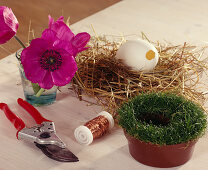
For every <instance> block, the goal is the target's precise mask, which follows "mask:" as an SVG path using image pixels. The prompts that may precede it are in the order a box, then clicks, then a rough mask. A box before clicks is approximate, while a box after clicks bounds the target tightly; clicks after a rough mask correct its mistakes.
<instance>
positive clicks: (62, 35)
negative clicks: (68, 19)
mask: <svg viewBox="0 0 208 170" xmlns="http://www.w3.org/2000/svg"><path fill="white" fill-rule="evenodd" d="M50 29H51V30H53V31H54V32H56V36H57V37H58V38H59V39H60V40H64V41H71V39H72V38H73V37H74V34H73V32H72V31H71V30H70V29H69V27H68V26H67V25H66V24H65V23H64V22H63V21H60V20H58V21H56V22H55V23H54V24H52V25H51V27H50Z"/></svg>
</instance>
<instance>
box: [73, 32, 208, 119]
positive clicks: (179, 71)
mask: <svg viewBox="0 0 208 170" xmlns="http://www.w3.org/2000/svg"><path fill="white" fill-rule="evenodd" d="M143 38H146V37H145V36H143ZM146 39H147V38H146ZM147 40H148V39H147ZM123 42H124V41H123V39H122V41H109V40H108V39H106V37H92V39H91V41H90V43H89V45H90V47H91V48H89V49H88V50H86V51H84V52H82V53H81V54H80V55H79V56H77V65H78V71H77V73H76V75H75V77H74V78H73V81H72V87H73V90H74V91H75V92H76V93H77V95H78V97H79V98H80V100H82V99H83V95H88V96H90V97H93V98H95V99H96V101H97V102H96V104H99V105H101V106H103V107H104V109H105V110H107V111H109V112H110V113H111V114H112V115H113V116H115V115H116V112H117V109H118V108H119V107H120V106H121V104H122V103H123V102H126V101H128V99H129V98H132V97H134V96H136V95H138V94H140V93H142V92H165V91H171V92H174V93H177V94H180V95H183V96H185V97H186V98H188V99H191V100H194V101H195V102H197V103H199V104H203V102H204V100H205V97H204V94H203V92H202V91H200V90H199V88H198V87H197V86H198V85H199V82H200V81H199V80H200V77H201V75H202V73H203V72H204V71H206V70H207V68H208V67H207V65H206V62H205V60H201V57H202V55H203V52H204V49H205V48H200V49H199V48H197V47H195V46H190V45H188V44H186V43H184V45H178V46H174V45H171V44H167V43H164V44H162V43H159V42H157V43H153V42H151V43H153V44H154V45H155V47H156V48H157V50H158V52H159V56H160V57H159V62H158V64H157V66H156V67H155V69H154V70H153V71H152V72H149V73H143V72H136V71H134V70H131V69H130V68H129V67H127V66H126V65H125V64H123V63H122V61H119V60H117V59H116V58H115V55H116V51H117V50H118V48H119V46H120V45H121V44H122V43H123Z"/></svg>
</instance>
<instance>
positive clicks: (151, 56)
mask: <svg viewBox="0 0 208 170" xmlns="http://www.w3.org/2000/svg"><path fill="white" fill-rule="evenodd" d="M146 58H147V59H148V60H152V59H153V58H155V52H154V51H152V50H149V51H147V53H146Z"/></svg>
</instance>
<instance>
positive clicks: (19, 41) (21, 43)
mask: <svg viewBox="0 0 208 170" xmlns="http://www.w3.org/2000/svg"><path fill="white" fill-rule="evenodd" d="M14 38H15V39H16V40H17V41H18V43H20V45H21V46H22V47H23V48H26V47H25V45H24V44H23V42H22V41H21V40H20V39H19V38H18V37H17V36H16V35H15V36H14Z"/></svg>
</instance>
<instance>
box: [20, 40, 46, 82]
mask: <svg viewBox="0 0 208 170" xmlns="http://www.w3.org/2000/svg"><path fill="white" fill-rule="evenodd" d="M47 47H48V43H47V41H45V40H44V39H41V38H37V39H33V40H32V41H31V44H30V46H29V47H27V48H25V49H23V51H22V53H21V63H22V66H23V68H24V72H25V75H26V77H27V79H28V80H30V81H31V82H33V83H38V82H41V81H42V79H43V78H44V76H45V74H46V73H45V72H46V70H44V69H42V68H41V66H40V57H41V56H42V54H43V53H44V52H45V51H46V50H47Z"/></svg>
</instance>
